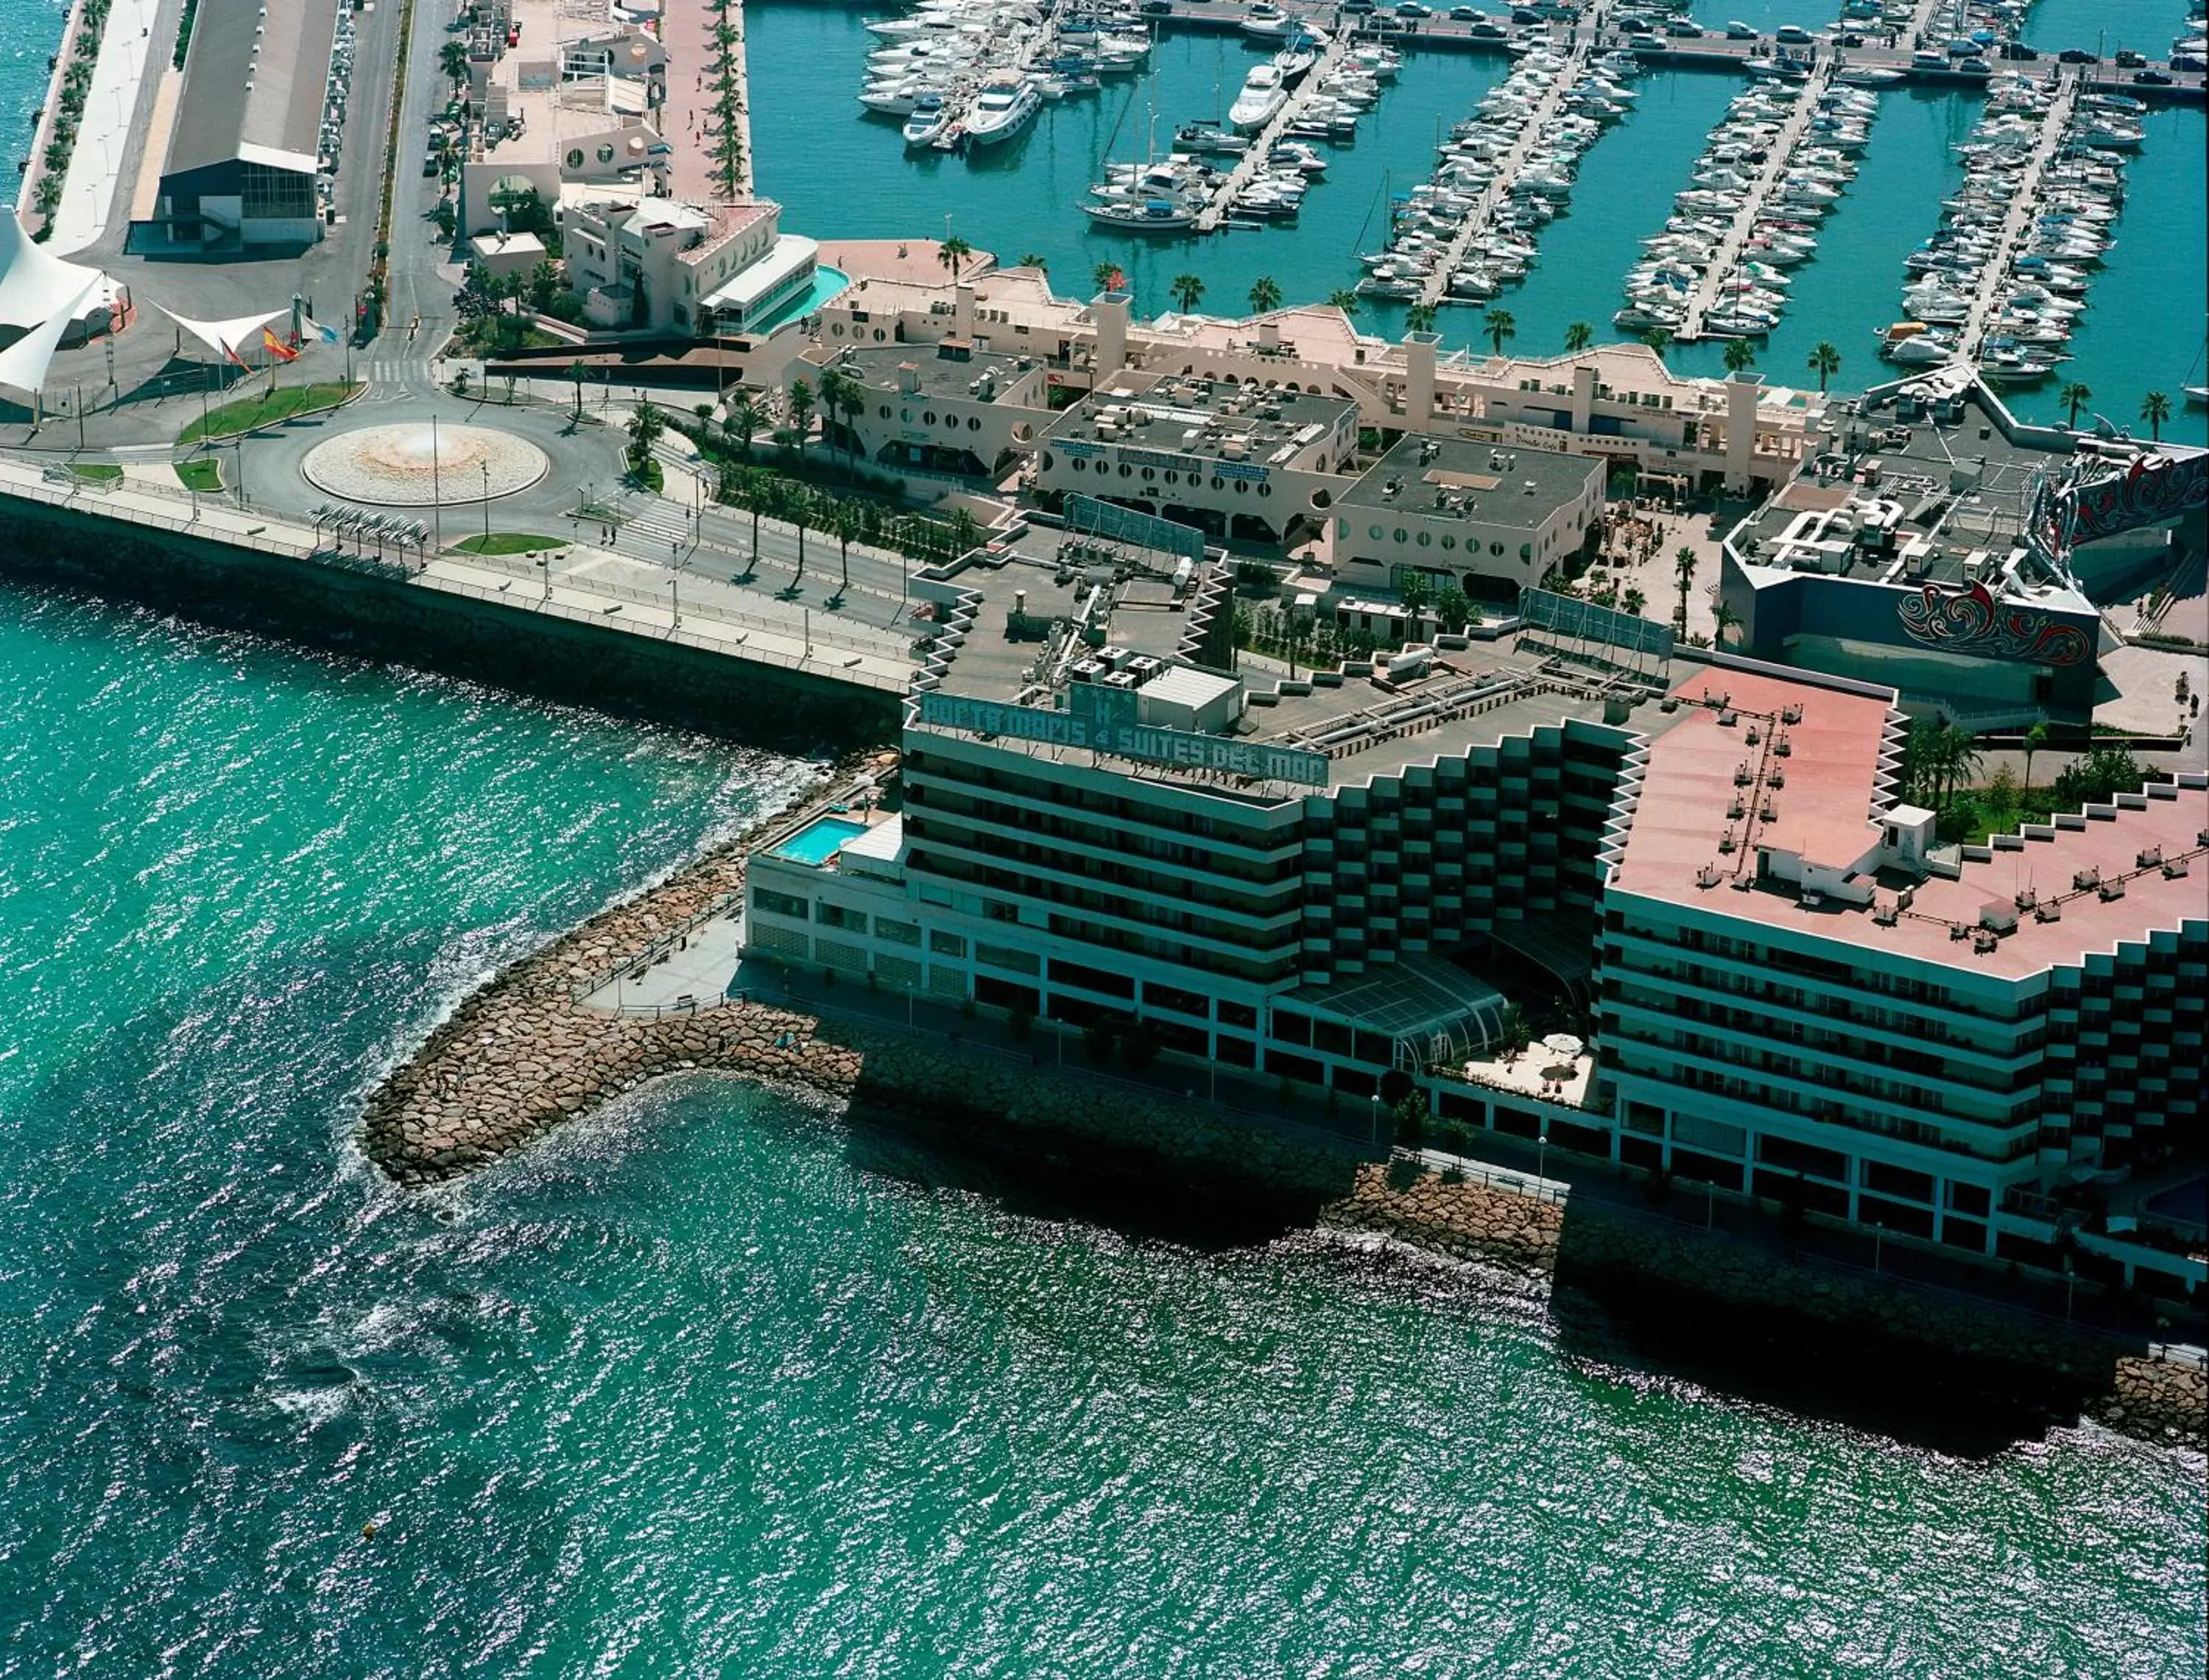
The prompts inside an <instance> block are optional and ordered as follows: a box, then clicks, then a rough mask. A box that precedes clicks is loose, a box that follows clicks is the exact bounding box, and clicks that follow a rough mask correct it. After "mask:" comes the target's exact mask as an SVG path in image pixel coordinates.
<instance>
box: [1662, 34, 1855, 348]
mask: <svg viewBox="0 0 2209 1680" xmlns="http://www.w3.org/2000/svg"><path fill="white" fill-rule="evenodd" d="M1834 62H1835V61H1834V57H1833V54H1832V53H1830V52H1829V53H1827V54H1826V55H1825V56H1824V57H1822V58H1821V59H1819V61H1818V62H1817V63H1816V64H1815V65H1814V66H1813V67H1812V69H1811V71H1810V75H1809V80H1808V81H1804V82H1803V83H1802V84H1800V87H1799V90H1798V92H1797V97H1796V100H1795V109H1794V111H1793V112H1792V113H1791V115H1790V116H1789V117H1788V118H1787V121H1786V123H1785V124H1784V125H1783V126H1782V127H1781V129H1780V130H1779V137H1778V138H1777V139H1776V140H1774V141H1773V142H1772V145H1771V147H1770V148H1769V149H1768V151H1767V154H1766V157H1765V160H1764V166H1763V168H1761V170H1759V171H1758V172H1757V175H1756V180H1755V184H1753V185H1752V186H1751V187H1750V189H1749V196H1748V197H1747V198H1745V199H1743V201H1742V206H1741V208H1740V209H1738V210H1737V211H1736V212H1735V213H1734V218H1733V222H1732V225H1731V226H1729V227H1728V228H1727V229H1726V234H1725V238H1724V239H1723V240H1721V241H1720V242H1719V244H1718V250H1716V251H1714V252H1713V253H1712V256H1711V262H1710V266H1709V267H1708V268H1705V269H1704V270H1703V275H1702V278H1701V279H1700V280H1698V281H1696V282H1695V289H1694V292H1692V293H1691V294H1690V295H1689V296H1688V312H1687V314H1686V316H1683V317H1682V320H1681V322H1680V328H1679V330H1678V331H1677V332H1676V333H1675V334H1673V335H1672V336H1673V337H1674V338H1676V339H1677V340H1680V341H1681V342H1682V343H1683V344H1693V343H1694V341H1695V340H1698V339H1700V338H1701V337H1702V336H1703V335H1704V334H1703V321H1704V317H1705V316H1708V315H1709V314H1710V312H1711V309H1712V305H1713V304H1716V303H1717V302H1718V298H1719V296H1720V295H1721V293H1722V292H1723V291H1724V287H1725V285H1726V283H1727V282H1728V281H1729V280H1732V279H1733V277H1734V274H1735V273H1736V271H1737V270H1738V269H1739V268H1740V267H1741V256H1742V251H1743V248H1744V247H1745V246H1746V245H1747V244H1749V234H1750V232H1752V231H1753V230H1754V229H1755V226H1756V224H1757V222H1758V221H1759V220H1761V218H1762V217H1763V216H1764V215H1765V214H1767V212H1768V211H1769V209H1770V208H1771V204H1772V201H1773V197H1774V196H1776V195H1777V194H1778V193H1779V188H1780V185H1781V184H1782V183H1783V182H1785V180H1786V178H1787V172H1788V170H1789V169H1790V168H1791V166H1793V164H1794V161H1795V154H1796V153H1797V151H1798V150H1800V149H1801V148H1802V144H1803V135H1806V134H1808V133H1809V129H1810V119H1811V118H1812V117H1815V116H1816V115H1817V114H1818V109H1819V104H1818V102H1819V100H1820V99H1822V98H1823V97H1824V96H1825V92H1826V89H1827V88H1828V87H1832V86H1833V66H1834Z"/></svg>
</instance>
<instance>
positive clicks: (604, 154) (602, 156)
mask: <svg viewBox="0 0 2209 1680" xmlns="http://www.w3.org/2000/svg"><path fill="white" fill-rule="evenodd" d="M613 160H614V148H613V146H612V143H611V142H607V143H605V144H604V145H601V146H600V147H599V162H600V163H611V162H612V161H613Z"/></svg>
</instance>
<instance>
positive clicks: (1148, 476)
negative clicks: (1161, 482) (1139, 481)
mask: <svg viewBox="0 0 2209 1680" xmlns="http://www.w3.org/2000/svg"><path fill="white" fill-rule="evenodd" d="M1158 476H1159V475H1158V474H1157V473H1154V472H1153V471H1152V470H1151V469H1150V468H1149V467H1145V468H1144V469H1143V482H1144V483H1145V484H1148V483H1150V482H1151V480H1152V479H1155V478H1157V477H1158Z"/></svg>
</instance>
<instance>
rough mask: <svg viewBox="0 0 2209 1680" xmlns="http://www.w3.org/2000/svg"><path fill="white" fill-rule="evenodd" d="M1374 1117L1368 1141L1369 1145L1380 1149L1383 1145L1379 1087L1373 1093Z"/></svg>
mask: <svg viewBox="0 0 2209 1680" xmlns="http://www.w3.org/2000/svg"><path fill="white" fill-rule="evenodd" d="M1372 1117H1373V1128H1372V1135H1371V1136H1370V1137H1369V1139H1368V1140H1367V1142H1368V1146H1369V1147H1371V1148H1375V1149H1378V1148H1379V1147H1381V1093H1380V1092H1379V1090H1378V1089H1375V1092H1374V1093H1373V1106H1372Z"/></svg>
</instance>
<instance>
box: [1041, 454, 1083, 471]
mask: <svg viewBox="0 0 2209 1680" xmlns="http://www.w3.org/2000/svg"><path fill="white" fill-rule="evenodd" d="M1057 464H1058V460H1057V457H1056V456H1055V455H1052V454H1051V452H1050V450H1049V449H1045V450H1044V452H1043V470H1044V472H1046V473H1048V472H1050V469H1051V468H1052V467H1056V465H1057ZM1080 464H1081V463H1080V461H1076V462H1075V463H1074V465H1075V466H1077V467H1079V466H1080Z"/></svg>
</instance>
